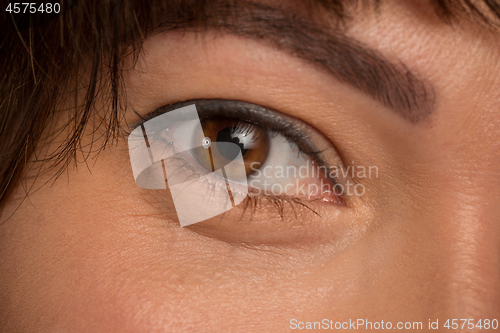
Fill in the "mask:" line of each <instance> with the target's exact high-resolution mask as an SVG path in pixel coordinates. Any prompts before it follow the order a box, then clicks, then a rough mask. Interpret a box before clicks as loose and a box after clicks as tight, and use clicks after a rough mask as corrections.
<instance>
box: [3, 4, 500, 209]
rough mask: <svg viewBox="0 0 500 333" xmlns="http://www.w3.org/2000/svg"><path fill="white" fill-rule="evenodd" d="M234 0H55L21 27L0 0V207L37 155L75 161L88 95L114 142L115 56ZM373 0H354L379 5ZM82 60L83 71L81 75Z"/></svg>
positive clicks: (443, 12) (468, 8) (60, 166)
mask: <svg viewBox="0 0 500 333" xmlns="http://www.w3.org/2000/svg"><path fill="white" fill-rule="evenodd" d="M236 1H237V0H232V1H231V0H228V1H225V2H223V1H214V0H212V1H203V0H177V1H176V0H163V1H162V0H148V1H143V0H120V1H87V0H80V1H77V2H75V1H73V2H72V1H66V2H63V3H62V7H63V10H64V9H66V12H65V13H64V14H63V15H60V16H58V17H56V18H53V19H52V20H50V21H47V22H41V23H40V22H37V21H36V20H31V21H28V22H22V25H23V26H21V24H20V23H19V19H17V21H16V18H15V16H14V15H15V14H11V13H8V12H6V11H5V8H6V7H7V1H4V0H2V1H0V2H1V3H2V8H1V9H2V11H1V14H0V15H1V18H2V22H4V23H3V26H2V28H3V30H4V31H3V32H2V39H1V41H0V68H1V69H0V70H1V82H0V98H1V104H0V156H1V164H0V206H1V205H3V203H4V202H5V200H6V198H7V197H8V196H9V194H10V193H11V192H12V190H13V188H14V187H15V186H16V185H17V184H18V183H19V181H20V179H21V178H22V175H23V173H24V172H25V171H26V166H27V165H28V164H29V162H30V161H34V163H39V164H38V166H36V164H33V165H34V166H36V167H40V166H41V165H45V164H46V163H50V166H51V168H52V167H56V172H54V177H57V176H58V175H60V174H61V173H62V172H63V171H64V170H65V168H66V167H67V166H68V164H70V163H71V162H72V161H76V152H77V151H79V149H81V146H80V139H81V138H82V135H83V133H84V131H85V128H86V126H87V125H88V124H89V119H91V116H92V115H93V113H94V112H95V103H94V101H95V100H96V99H97V98H98V97H100V98H101V99H102V98H103V97H104V98H106V100H107V101H109V107H108V106H107V107H106V109H105V110H103V115H104V116H103V119H102V123H101V124H100V125H99V126H105V142H106V143H112V142H116V139H117V138H118V137H119V135H120V134H121V133H120V127H119V126H118V124H119V123H120V120H121V117H122V115H123V110H124V109H125V106H124V105H123V104H122V99H121V97H123V93H124V90H123V86H122V83H121V68H122V60H123V59H124V58H125V57H126V56H130V55H132V56H134V57H136V56H137V54H138V51H139V50H140V48H141V44H142V42H143V41H144V39H145V38H147V37H148V35H150V34H151V32H152V31H153V29H155V28H158V27H161V29H162V31H165V30H173V29H179V28H188V27H198V28H209V27H210V28H217V27H223V23H224V20H229V19H230V16H231V15H230V13H231V11H232V9H233V8H236V7H235V3H236ZM380 1H381V0H373V1H361V3H368V4H371V5H374V6H375V7H378V4H379V2H380ZM429 1H430V3H431V5H432V6H433V7H434V9H435V10H436V12H437V13H438V15H439V16H440V17H441V18H442V19H443V20H444V21H445V22H448V23H452V22H453V20H454V19H456V18H461V17H464V16H467V17H469V18H470V17H473V18H476V19H477V21H479V22H483V23H485V24H486V25H489V26H496V24H497V23H496V21H495V20H496V19H497V18H500V2H499V1H496V0H480V1H476V2H473V1H471V0H463V1H459V0H429ZM300 2H301V3H304V4H305V5H306V8H309V9H315V8H316V7H318V6H319V7H323V8H327V9H328V10H329V11H330V12H332V13H333V14H334V16H335V17H336V18H337V19H338V20H339V22H344V21H345V20H348V19H349V15H348V13H349V10H348V9H349V6H353V5H354V6H357V4H358V1H355V0H343V1H341V0H307V1H306V0H303V1H300ZM213 6H225V8H226V9H227V13H229V14H228V17H220V16H217V17H214V16H213V15H211V8H213ZM311 12H312V11H311ZM39 15H43V14H39ZM135 59H136V58H135ZM84 66H86V69H87V70H88V71H89V72H90V77H86V76H85V77H84V76H82V70H83V67H84ZM82 85H83V86H84V87H85V88H86V95H85V98H84V99H83V101H82V102H76V98H75V96H76V92H77V89H78V88H79V87H82ZM63 105H64V106H65V108H66V109H65V111H67V112H70V116H69V118H68V119H69V120H68V121H67V122H66V123H65V126H63V128H59V129H58V130H57V131H58V132H59V131H67V138H66V140H65V141H64V142H63V143H62V144H60V145H59V146H58V148H57V149H56V150H55V151H52V152H48V153H42V152H41V150H39V148H40V147H41V146H43V143H44V142H47V141H48V140H50V139H51V135H53V134H54V130H52V129H51V128H50V125H51V124H53V123H54V122H55V120H57V119H59V118H60V116H59V115H58V112H61V107H62V106H63ZM103 148H104V147H98V149H96V150H94V151H93V152H88V154H93V153H97V152H98V151H99V150H100V149H103ZM37 149H38V150H37ZM80 162H81V161H80ZM38 170H41V169H38ZM53 179H55V178H53ZM26 192H27V193H28V192H29V188H27V189H26Z"/></svg>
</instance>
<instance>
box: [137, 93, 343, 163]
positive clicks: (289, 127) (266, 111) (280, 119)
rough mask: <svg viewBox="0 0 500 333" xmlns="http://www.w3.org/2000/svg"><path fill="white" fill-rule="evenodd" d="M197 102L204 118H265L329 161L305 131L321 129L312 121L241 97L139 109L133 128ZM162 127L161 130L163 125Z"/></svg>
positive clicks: (308, 151)
mask: <svg viewBox="0 0 500 333" xmlns="http://www.w3.org/2000/svg"><path fill="white" fill-rule="evenodd" d="M193 104H194V105H196V106H197V110H198V112H199V116H200V120H203V119H206V118H208V117H215V116H224V117H233V118H235V119H238V118H239V119H240V120H243V121H247V122H248V121H249V120H250V122H254V123H255V124H256V125H260V126H262V124H263V123H264V122H265V126H266V128H268V129H270V130H271V131H273V132H278V133H279V134H281V135H283V136H285V137H286V138H287V139H288V140H289V141H290V142H292V143H294V144H295V145H297V146H298V147H299V149H300V150H301V151H302V152H304V153H306V154H308V155H313V156H315V158H316V159H317V160H318V162H319V163H320V164H325V165H326V164H327V163H326V161H325V160H323V159H322V158H321V156H320V155H321V154H322V153H323V151H322V150H321V149H318V148H317V147H315V146H314V144H313V143H312V140H311V139H310V137H308V135H307V134H305V133H306V132H318V131H317V130H316V129H314V128H313V127H312V126H311V125H308V124H306V123H305V122H304V121H303V120H299V119H296V118H294V117H291V116H288V115H286V114H283V113H281V112H279V111H276V110H273V109H271V108H267V107H264V106H261V105H257V104H253V103H250V102H245V101H240V100H226V99H192V100H187V101H180V102H176V103H172V104H168V105H165V106H162V107H160V108H157V109H155V110H154V111H152V112H150V113H148V114H146V115H144V116H141V115H140V114H138V113H137V112H136V114H137V115H138V117H140V119H139V120H137V121H135V122H133V123H132V124H130V125H129V127H130V130H133V129H135V128H136V127H138V126H141V125H143V124H144V123H146V122H147V121H149V120H151V119H153V118H155V117H157V116H160V115H162V114H165V113H167V112H170V111H173V110H176V109H179V108H182V107H185V106H188V105H193ZM200 110H201V111H200ZM231 110H237V111H234V114H232V115H230V114H229V112H230V111H231ZM159 130H160V131H161V130H162V129H159ZM305 146H307V147H305ZM335 165H336V166H337V167H341V168H342V167H343V163H342V161H341V160H340V161H339V162H338V163H335Z"/></svg>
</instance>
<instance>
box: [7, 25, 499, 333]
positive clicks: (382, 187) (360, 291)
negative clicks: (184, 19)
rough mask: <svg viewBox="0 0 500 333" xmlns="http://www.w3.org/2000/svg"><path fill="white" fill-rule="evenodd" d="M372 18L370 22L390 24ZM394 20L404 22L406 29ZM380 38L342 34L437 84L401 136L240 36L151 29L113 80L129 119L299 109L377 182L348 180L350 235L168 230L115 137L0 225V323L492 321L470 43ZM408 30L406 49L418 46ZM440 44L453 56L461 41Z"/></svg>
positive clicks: (486, 176) (491, 107)
mask: <svg viewBox="0 0 500 333" xmlns="http://www.w3.org/2000/svg"><path fill="white" fill-rule="evenodd" d="M394 17H397V16H394ZM385 21H386V20H381V21H380V22H381V23H380V25H381V27H379V28H380V29H382V28H383V27H384V26H386V27H391V26H393V25H392V24H390V23H391V22H388V24H387V25H384V24H382V23H384V22H385ZM377 22H378V21H377ZM366 24H367V26H368V27H370V29H374V30H373V31H377V30H376V28H375V27H376V23H374V22H372V21H367V22H366ZM393 24H394V25H396V26H397V25H398V24H402V25H404V27H405V29H411V27H412V26H413V25H415V22H407V21H404V20H403V19H402V22H399V23H398V22H395V23H393ZM372 27H373V28H372ZM370 29H367V27H366V26H363V24H360V26H359V31H368V30H370ZM397 31H405V30H401V28H398V29H392V30H391V29H388V31H386V30H381V31H380V33H374V35H373V36H371V35H370V36H368V37H370V38H367V37H366V36H365V37H363V36H364V35H363V34H361V33H357V32H356V29H353V31H352V33H353V34H359V36H357V37H358V38H359V39H360V40H364V39H367V40H365V42H366V43H369V42H370V41H371V42H372V43H379V45H377V47H380V48H381V49H384V47H385V50H386V51H388V52H392V53H393V54H397V55H398V56H401V58H402V59H403V61H404V62H405V63H408V64H410V65H411V66H415V67H417V68H420V69H421V71H422V73H424V74H426V75H429V76H431V77H432V76H433V79H437V80H434V81H435V82H436V85H437V90H438V91H439V93H440V96H442V97H441V98H440V100H439V105H438V110H437V112H436V116H435V117H433V118H432V120H431V122H430V124H424V125H422V126H421V127H419V128H418V129H415V128H413V127H410V125H407V124H405V123H403V122H402V121H400V120H399V119H397V118H395V117H393V116H392V115H391V116H388V115H387V114H388V112H389V111H388V110H384V109H383V108H382V107H380V106H379V105H378V104H376V103H373V102H372V101H371V100H369V101H367V98H366V97H364V96H361V95H359V94H357V93H356V92H353V91H352V90H351V89H349V88H346V87H344V86H343V85H341V84H339V83H338V82H334V81H333V80H331V79H330V78H326V77H325V75H323V74H321V73H318V72H316V71H314V70H312V69H310V68H309V67H307V66H304V65H303V64H301V63H300V62H298V61H295V60H294V59H291V58H288V57H286V56H283V55H281V54H278V53H276V52H269V51H268V50H266V49H265V48H260V47H259V46H257V44H252V43H247V42H242V41H238V40H237V39H235V38H231V37H224V38H221V39H220V41H217V42H216V41H212V40H210V39H209V40H208V41H209V42H210V43H208V42H207V44H210V45H217V46H213V47H214V49H218V50H219V53H217V52H216V50H211V49H210V51H208V50H207V49H205V50H206V53H203V52H201V51H199V50H200V48H199V44H197V43H194V42H193V40H194V39H191V38H190V37H189V36H187V37H182V38H181V37H180V35H174V34H173V35H172V36H170V37H165V38H164V39H162V38H163V37H161V36H158V38H157V39H156V40H153V39H152V40H151V43H150V44H147V45H146V47H147V50H148V52H147V54H148V56H147V59H148V60H147V61H148V62H147V63H146V64H142V65H141V63H139V65H138V70H137V72H140V71H141V70H142V71H144V72H143V74H141V75H139V74H138V73H137V72H135V73H133V75H132V76H131V77H126V79H127V96H128V98H130V101H129V102H130V105H131V106H132V107H133V108H134V109H136V110H138V112H139V113H142V114H144V113H145V112H147V111H149V110H152V109H155V108H157V107H159V106H162V105H163V104H165V103H166V102H176V101H179V100H187V99H191V98H228V99H231V98H235V99H244V100H249V101H251V102H254V103H261V104H263V105H266V106H270V107H275V108H276V109H278V110H286V111H287V113H290V114H291V115H293V116H296V117H299V118H304V119H305V120H307V121H308V122H309V123H310V124H312V125H313V126H315V127H316V128H317V129H319V130H320V131H321V132H323V133H325V135H327V136H328V137H329V138H330V139H331V140H332V142H335V144H336V146H337V148H338V150H339V151H340V153H341V154H342V155H343V157H344V158H345V159H346V160H347V161H351V160H356V161H361V162H362V163H363V164H366V165H377V166H378V167H379V169H380V176H379V177H378V178H376V179H368V180H366V181H365V182H364V184H365V185H366V187H367V190H368V194H367V196H366V197H363V198H361V199H360V202H358V203H357V205H356V207H355V209H353V211H352V212H351V214H352V215H350V218H351V220H352V223H353V224H355V225H357V226H359V229H349V228H347V230H348V231H349V230H354V231H355V232H353V233H355V234H356V237H353V239H349V241H348V242H346V243H345V244H343V245H344V246H343V247H339V248H338V250H335V251H334V250H333V249H332V246H331V244H320V245H318V246H317V247H315V248H313V249H311V248H309V247H308V244H307V243H305V244H300V246H298V245H296V244H292V245H294V246H290V247H285V246H283V247H272V246H268V247H266V246H254V247H250V246H241V244H234V242H233V243H230V242H224V241H221V240H218V239H213V238H211V237H206V236H204V235H203V234H202V233H200V232H194V231H193V230H192V229H186V228H182V229H181V228H178V227H177V225H176V224H175V223H174V221H173V218H172V217H171V215H169V213H168V210H169V209H170V210H171V209H172V206H171V203H169V202H168V201H167V200H161V199H158V198H156V197H155V198H152V197H151V195H150V194H145V192H144V191H143V190H141V189H139V188H138V187H137V186H135V184H134V182H133V179H132V177H131V170H130V162H129V160H128V155H127V153H126V149H127V148H126V144H125V142H121V143H120V144H119V145H118V146H117V147H115V148H112V149H111V150H105V151H103V152H102V153H101V155H100V157H99V159H98V160H97V161H96V163H95V164H94V165H92V166H91V172H92V173H89V172H88V171H87V170H86V169H85V168H79V169H78V170H76V169H74V168H70V170H69V171H68V176H69V177H70V180H71V182H70V183H69V184H68V182H67V181H66V179H65V178H64V177H62V178H61V179H60V180H58V181H57V182H55V183H54V185H53V186H45V187H43V188H42V189H41V190H39V191H37V192H34V193H33V194H32V195H31V196H30V200H29V202H28V201H26V202H24V203H23V205H22V206H21V209H20V210H19V211H18V213H17V214H16V215H15V216H14V218H13V219H12V220H10V221H9V222H7V223H6V224H5V225H3V226H2V227H1V228H0V271H1V272H2V274H0V331H13V332H16V331H19V332H23V331H24V332H26V331H29V332H31V331H40V330H42V331H43V330H45V331H55V332H58V331H62V332H64V331H71V332H78V331H81V332H84V331H86V332H88V331H94V332H110V331H119V332H146V331H147V332H151V331H153V332H154V331H168V332H190V331H192V332H200V331H201V332H203V331H207V332H214V331H219V332H226V331H231V330H232V331H246V332H287V331H289V321H290V319H292V318H296V319H298V320H300V321H315V320H316V321H321V320H322V319H324V318H328V319H331V320H334V321H337V320H338V321H344V320H347V321H348V320H349V319H355V318H367V319H371V320H373V321H380V320H384V321H392V322H393V323H394V322H397V321H423V323H424V325H425V324H426V323H427V320H428V319H432V320H435V319H437V318H439V319H440V322H441V321H443V322H444V321H446V319H449V318H475V319H480V318H483V319H484V318H491V319H493V318H495V316H497V314H498V313H499V312H500V303H499V301H498V300H500V286H499V281H500V254H499V253H500V248H499V247H500V245H499V244H498V237H499V235H500V224H499V223H498V221H500V209H499V208H498V207H499V205H498V200H500V186H499V185H500V175H499V171H498V165H500V158H499V155H498V151H500V150H499V148H500V146H499V142H500V134H499V133H498V130H497V129H498V128H499V126H500V123H499V120H498V117H497V116H496V115H495V113H496V105H498V101H500V98H499V97H498V94H499V93H498V92H500V87H499V84H498V82H497V80H498V79H494V78H490V77H489V76H487V75H486V73H489V70H490V69H491V68H496V67H495V66H497V64H496V61H493V59H491V58H490V56H489V53H488V52H486V51H484V52H483V51H482V48H480V47H477V49H476V50H475V52H476V53H474V54H469V53H466V54H460V53H459V52H458V53H457V52H454V50H455V49H456V48H457V45H453V43H450V44H452V45H449V44H444V45H446V47H445V48H446V50H449V51H448V52H447V53H446V56H444V55H443V56H442V57H440V56H439V52H437V51H436V50H433V49H432V48H431V46H428V48H420V49H419V48H412V49H411V52H410V51H408V45H405V44H404V43H402V44H398V43H396V42H395V41H397V40H398V36H393V35H392V33H394V34H395V33H396V32H397ZM415 31H416V32H415V34H413V38H415V39H414V40H413V42H412V43H411V44H412V45H421V44H422V42H421V41H422V40H429V39H431V37H430V36H429V35H428V34H427V33H426V31H425V30H418V29H416V30H415ZM449 35H450V31H444V32H440V33H435V34H434V35H433V36H434V37H432V38H435V41H434V42H429V43H427V44H426V45H442V43H443V42H444V40H446V39H447V38H449ZM371 37H373V38H371ZM461 38H465V37H463V36H462V37H461ZM378 39H380V40H378ZM217 43H219V44H217ZM455 43H459V44H458V45H462V44H460V43H463V45H462V46H461V48H466V46H467V45H469V43H470V41H469V40H463V41H460V38H458V40H457V41H455ZM166 45H169V47H168V49H167V50H165V48H166ZM384 45H385V46H384ZM172 50H174V51H175V52H174V51H172ZM405 50H406V51H405ZM212 51H213V52H212ZM436 54H437V55H436ZM450 54H455V56H456V57H457V58H456V59H454V60H453V61H450V60H449V58H448V56H449V55H450ZM461 56H462V57H464V58H463V59H461V58H460V57H461ZM426 57H432V60H433V61H425V58H426ZM469 58H474V59H477V58H480V59H484V61H477V62H475V64H474V65H472V64H470V65H468V66H463V67H462V68H454V69H453V70H454V72H455V73H457V74H455V75H458V76H457V77H459V78H466V77H467V75H470V76H471V77H472V76H473V74H472V73H476V74H474V75H476V76H475V77H476V79H475V81H474V82H475V83H473V82H467V81H463V80H462V82H467V84H463V86H462V87H460V86H459V85H458V83H454V82H455V80H454V79H453V77H452V78H450V74H449V73H448V69H449V68H450V67H449V66H452V65H451V64H457V63H463V62H464V61H466V60H467V59H469ZM168 63H173V64H176V65H177V66H168ZM469 63H470V61H469ZM143 65H144V67H142V66H143ZM146 65H148V66H149V68H150V71H147V70H146V69H147V68H148V66H146ZM175 67H177V68H175ZM443 68H446V70H444V69H443ZM477 73H481V75H477ZM488 75H493V74H488ZM439 78H440V79H439ZM434 81H433V82H434ZM297 82H300V84H297ZM485 82H488V83H485ZM444 83H446V84H444ZM465 90H467V93H465V92H464V91H465ZM263 91H264V92H265V94H264V93H262V92H263ZM495 91H496V92H495ZM166 96H167V97H166ZM311 96H313V97H311ZM304 110H308V112H307V113H306V112H305V111H304ZM332 110H334V111H332ZM367 110H369V111H373V112H367ZM471 110H472V111H471ZM479 111H480V112H479ZM127 117H128V118H127V121H133V120H134V117H135V116H134V115H131V116H129V115H127ZM306 118H307V119H306ZM45 180H47V179H44V178H41V179H40V182H41V183H43V181H45ZM18 196H22V189H19V194H18ZM16 205H17V202H15V201H13V202H12V203H11V204H10V206H8V207H7V208H8V209H6V212H5V214H8V213H9V212H11V211H13V209H14V208H15V207H17V206H16ZM168 205H170V206H168ZM166 207H167V208H166ZM166 211H167V213H165V212H166ZM334 222H335V221H334ZM361 226H364V227H365V228H364V229H362V228H361ZM230 231H231V230H230ZM232 232H233V231H232ZM228 234H230V232H228ZM27 314H29V315H27ZM424 327H425V326H424Z"/></svg>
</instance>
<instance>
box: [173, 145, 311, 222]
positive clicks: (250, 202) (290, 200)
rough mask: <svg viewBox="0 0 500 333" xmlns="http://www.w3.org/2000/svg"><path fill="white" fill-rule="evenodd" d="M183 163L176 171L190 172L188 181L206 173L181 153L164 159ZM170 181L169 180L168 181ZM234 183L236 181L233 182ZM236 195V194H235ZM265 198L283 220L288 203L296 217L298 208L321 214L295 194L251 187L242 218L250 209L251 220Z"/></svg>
mask: <svg viewBox="0 0 500 333" xmlns="http://www.w3.org/2000/svg"><path fill="white" fill-rule="evenodd" d="M179 162H180V163H182V165H181V166H179V167H178V168H177V169H175V171H177V170H184V171H186V173H189V175H187V176H186V179H185V180H186V181H189V180H191V179H196V178H198V177H200V176H203V175H204V174H203V173H201V172H199V171H197V170H196V169H195V168H194V167H192V166H190V165H189V163H187V162H186V160H185V159H184V158H182V156H181V155H179V154H175V155H174V156H171V157H169V158H167V159H165V160H164V163H179ZM167 183H168V182H167ZM206 183H207V185H208V186H209V189H210V191H212V193H213V192H216V191H218V190H221V191H227V187H226V185H225V183H224V184H222V183H220V182H212V181H210V180H208V179H207V180H206ZM231 183H234V182H231ZM233 195H234V194H233ZM263 200H265V201H267V202H268V203H270V204H272V205H273V206H274V207H275V208H276V210H277V213H278V215H279V216H280V218H281V220H282V221H283V220H284V219H285V213H284V212H285V206H286V205H287V204H288V205H290V207H291V208H292V210H293V212H294V215H295V217H297V213H296V208H297V207H299V208H305V209H307V210H309V211H310V212H312V213H314V214H315V215H317V216H320V215H319V213H318V212H317V211H315V210H314V209H312V208H311V207H309V206H308V205H307V204H306V202H305V201H304V200H302V199H300V198H298V197H293V196H283V195H268V194H263V193H260V194H259V195H256V194H252V192H251V188H249V192H248V195H247V196H246V198H245V199H244V201H243V202H242V203H240V204H239V205H238V206H240V207H241V208H242V209H243V211H242V213H241V217H240V220H242V219H243V216H244V215H245V213H246V212H247V211H248V210H249V209H250V214H251V216H250V220H251V219H252V216H253V214H255V212H256V210H257V208H258V207H259V206H262V205H263ZM309 201H314V200H308V202H309Z"/></svg>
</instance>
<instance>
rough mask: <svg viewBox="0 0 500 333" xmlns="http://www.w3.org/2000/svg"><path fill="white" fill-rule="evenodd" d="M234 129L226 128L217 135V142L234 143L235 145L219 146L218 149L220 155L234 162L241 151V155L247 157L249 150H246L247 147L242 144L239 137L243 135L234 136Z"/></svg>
mask: <svg viewBox="0 0 500 333" xmlns="http://www.w3.org/2000/svg"><path fill="white" fill-rule="evenodd" d="M234 133H235V128H234V127H226V128H224V129H223V130H220V131H219V132H218V133H217V142H229V143H234V144H235V145H217V149H218V150H219V152H220V154H221V155H222V156H223V157H224V158H226V159H228V160H233V159H235V158H236V156H238V153H239V152H240V150H241V155H242V156H243V155H245V153H246V152H247V150H248V149H245V145H244V144H243V143H242V142H240V138H239V136H240V135H242V134H236V135H235V134H234Z"/></svg>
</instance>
